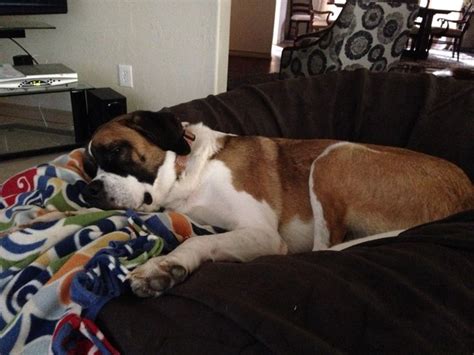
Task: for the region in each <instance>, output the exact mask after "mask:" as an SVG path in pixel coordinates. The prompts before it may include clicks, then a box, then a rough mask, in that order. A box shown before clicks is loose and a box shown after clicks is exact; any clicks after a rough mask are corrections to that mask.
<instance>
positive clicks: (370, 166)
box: [313, 144, 473, 244]
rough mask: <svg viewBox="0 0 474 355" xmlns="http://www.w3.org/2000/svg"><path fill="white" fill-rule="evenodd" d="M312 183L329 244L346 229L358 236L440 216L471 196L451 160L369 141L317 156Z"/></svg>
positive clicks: (468, 185) (469, 187) (457, 208)
mask: <svg viewBox="0 0 474 355" xmlns="http://www.w3.org/2000/svg"><path fill="white" fill-rule="evenodd" d="M367 148H370V149H367ZM313 181H314V191H315V193H316V196H318V200H319V201H320V202H321V204H322V206H323V211H324V217H325V219H326V221H327V223H328V227H329V229H330V231H331V243H332V244H337V243H339V242H342V241H343V239H344V236H345V234H346V232H349V233H350V234H351V235H352V236H353V237H359V236H361V235H370V234H376V233H381V232H384V231H390V230H396V229H405V228H409V227H412V226H415V225H418V224H422V223H426V222H429V221H433V220H436V219H440V218H444V217H446V216H448V215H450V214H453V213H456V212H459V211H461V210H463V209H464V208H465V207H466V204H468V202H467V201H468V200H469V199H470V198H472V194H473V189H472V184H471V182H470V180H469V178H468V177H467V176H466V175H465V174H464V173H463V172H462V170H461V169H459V168H458V167H457V166H455V165H454V164H451V163H449V162H447V161H445V160H442V159H438V158H435V157H432V156H428V155H425V154H421V153H415V152H412V151H409V150H405V149H398V148H391V147H382V146H373V145H367V146H365V147H364V146H361V145H355V144H351V145H344V146H341V147H339V148H336V149H334V150H332V151H331V152H329V153H328V154H327V155H326V156H323V157H321V158H320V159H318V161H317V163H316V165H315V170H314V173H313Z"/></svg>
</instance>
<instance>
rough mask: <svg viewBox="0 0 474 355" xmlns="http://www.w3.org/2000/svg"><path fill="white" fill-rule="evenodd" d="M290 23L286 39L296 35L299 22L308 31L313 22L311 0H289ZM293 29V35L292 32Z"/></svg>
mask: <svg viewBox="0 0 474 355" xmlns="http://www.w3.org/2000/svg"><path fill="white" fill-rule="evenodd" d="M289 8H290V24H289V26H288V32H287V35H286V38H287V39H291V38H295V37H298V33H299V27H300V24H304V25H306V32H305V33H308V32H309V31H310V28H311V26H312V24H313V19H314V12H313V1H312V0H290V3H289ZM293 30H294V35H293V36H292V32H293Z"/></svg>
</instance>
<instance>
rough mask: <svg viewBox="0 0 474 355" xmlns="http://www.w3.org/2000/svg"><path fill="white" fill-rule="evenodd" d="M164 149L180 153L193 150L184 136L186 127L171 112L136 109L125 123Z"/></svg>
mask: <svg viewBox="0 0 474 355" xmlns="http://www.w3.org/2000/svg"><path fill="white" fill-rule="evenodd" d="M125 124H126V125H127V126H128V127H130V128H133V129H134V130H136V131H138V132H139V133H140V134H142V135H143V136H144V137H145V138H147V139H148V140H149V141H150V142H152V143H153V144H155V145H157V146H158V147H160V148H161V149H162V150H171V151H173V152H175V153H176V154H178V155H187V154H189V153H190V152H191V148H190V147H189V144H188V142H186V139H185V138H184V129H183V126H182V125H181V123H180V122H179V120H178V119H177V118H176V116H175V115H174V114H173V113H171V112H165V111H160V112H151V111H136V112H134V113H133V116H132V118H131V119H129V120H127V121H126V123H125Z"/></svg>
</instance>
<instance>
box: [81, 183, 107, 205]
mask: <svg viewBox="0 0 474 355" xmlns="http://www.w3.org/2000/svg"><path fill="white" fill-rule="evenodd" d="M82 197H83V199H84V201H85V202H87V203H88V204H89V205H91V206H93V207H98V208H102V209H105V208H106V207H108V206H105V205H106V204H107V203H106V202H107V200H108V199H107V196H106V193H105V189H104V183H103V182H102V181H101V180H93V181H91V182H90V183H89V184H88V185H87V186H86V187H85V188H84V189H83V190H82Z"/></svg>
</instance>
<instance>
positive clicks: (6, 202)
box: [0, 149, 219, 354]
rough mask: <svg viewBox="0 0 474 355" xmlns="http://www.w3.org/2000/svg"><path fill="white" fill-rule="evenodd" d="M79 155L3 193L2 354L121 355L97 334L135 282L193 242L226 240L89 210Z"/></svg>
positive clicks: (156, 218) (149, 217)
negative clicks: (108, 307) (98, 321)
mask: <svg viewBox="0 0 474 355" xmlns="http://www.w3.org/2000/svg"><path fill="white" fill-rule="evenodd" d="M82 158H83V150H82V149H77V150H75V151H73V152H71V153H70V154H67V155H63V156H60V157H59V158H57V159H55V160H54V161H52V162H50V163H48V164H43V165H39V166H37V167H35V168H32V169H29V170H26V171H23V172H21V173H19V174H17V175H15V176H13V177H12V178H10V179H8V180H7V181H6V182H5V183H4V184H3V186H1V191H0V292H1V293H0V354H11V353H23V354H42V353H47V352H48V351H53V352H54V353H58V354H72V353H97V354H98V353H102V354H107V353H110V354H115V353H117V351H116V350H115V349H114V348H113V346H112V345H111V344H110V343H109V342H108V341H107V339H105V337H104V335H103V334H102V333H101V332H100V330H99V329H98V328H97V326H96V325H95V324H94V319H95V317H96V315H97V313H98V312H99V310H100V309H101V307H102V306H103V305H104V304H105V303H106V302H107V301H109V300H110V299H111V298H113V297H117V296H118V295H120V294H122V293H123V292H129V291H130V290H129V285H128V281H127V274H128V272H129V271H130V270H132V269H133V268H134V267H136V266H137V265H139V264H142V263H143V262H145V261H146V260H148V259H149V258H151V257H153V256H155V255H159V254H161V253H166V252H169V251H170V250H172V249H173V248H174V247H176V246H177V245H178V244H179V243H181V242H182V241H183V240H185V239H186V238H189V237H193V236H197V235H204V234H211V233H216V232H219V230H218V229H217V228H215V227H211V226H201V225H198V224H196V223H194V222H192V221H191V220H190V219H189V218H188V217H186V216H184V215H181V214H178V213H174V212H165V213H136V212H134V211H130V210H128V211H118V210H117V211H103V210H99V209H94V208H87V206H86V204H85V203H84V201H83V200H82V199H81V197H80V192H81V190H82V189H83V188H84V186H85V185H86V184H87V181H88V177H87V175H86V174H85V172H84V170H83V165H82Z"/></svg>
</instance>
